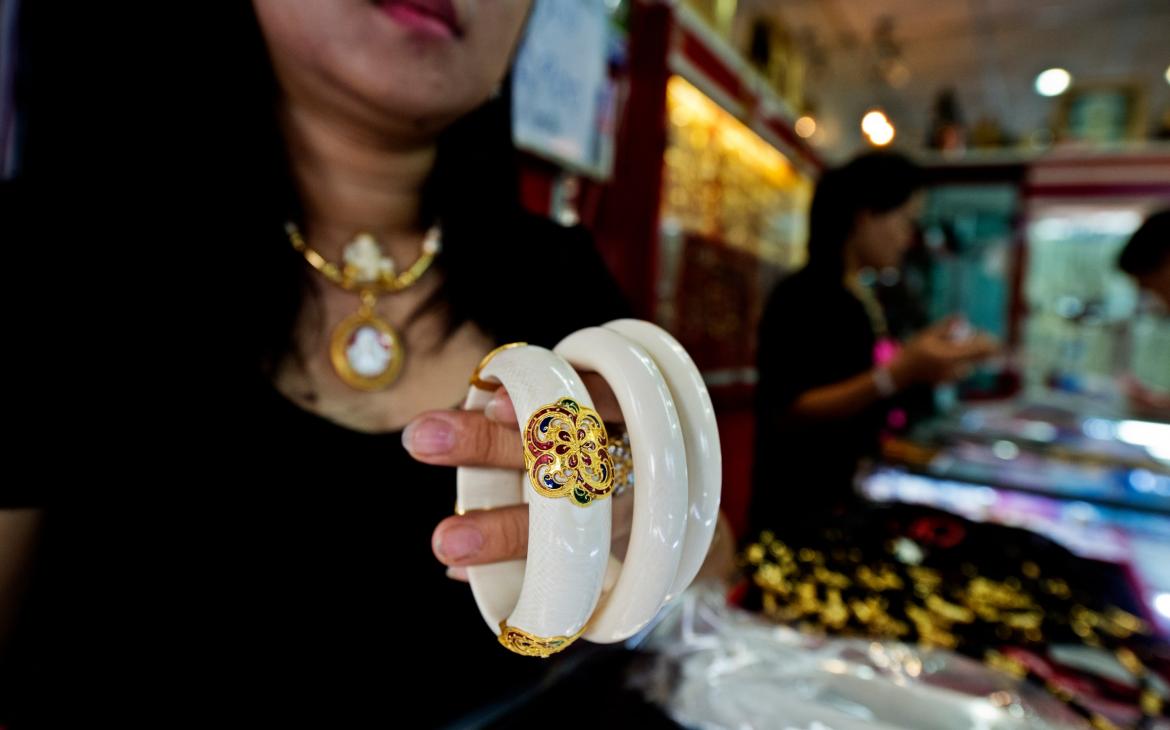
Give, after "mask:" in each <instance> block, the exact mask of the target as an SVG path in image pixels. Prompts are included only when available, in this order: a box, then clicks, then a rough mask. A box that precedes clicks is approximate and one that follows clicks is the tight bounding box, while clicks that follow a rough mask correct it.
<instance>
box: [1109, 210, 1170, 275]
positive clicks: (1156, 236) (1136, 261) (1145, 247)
mask: <svg viewBox="0 0 1170 730" xmlns="http://www.w3.org/2000/svg"><path fill="white" fill-rule="evenodd" d="M1167 259H1170V208H1167V209H1166V210H1160V211H1158V212H1157V213H1154V214H1153V215H1151V216H1150V217H1149V218H1147V219H1146V222H1145V223H1143V224H1142V225H1141V227H1140V228H1138V229H1137V231H1136V232H1135V233H1134V234H1133V237H1132V238H1130V239H1129V243H1127V244H1125V248H1123V249H1122V250H1121V255H1120V256H1118V257H1117V267H1118V268H1119V269H1121V270H1122V271H1124V272H1125V273H1127V274H1129V275H1130V276H1144V275H1146V274H1152V273H1154V272H1155V271H1157V270H1158V269H1159V268H1160V267H1162V266H1163V265H1165V263H1166V261H1167Z"/></svg>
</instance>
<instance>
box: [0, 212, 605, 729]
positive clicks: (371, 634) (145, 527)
mask: <svg viewBox="0 0 1170 730" xmlns="http://www.w3.org/2000/svg"><path fill="white" fill-rule="evenodd" d="M532 225H533V226H534V231H536V232H538V233H539V235H538V236H533V237H532V238H533V240H541V242H542V243H543V244H548V243H549V242H550V241H551V242H553V244H554V245H544V246H543V247H542V250H543V252H544V253H543V254H542V259H541V260H540V264H539V265H540V266H544V265H548V266H550V267H556V268H557V269H559V270H562V271H563V270H565V266H567V265H568V264H567V262H571V266H572V268H571V270H572V271H574V272H575V274H577V275H578V276H582V277H586V278H585V280H587V281H589V282H590V285H591V286H590V291H591V292H592V294H593V296H591V297H590V298H589V301H588V306H574V307H566V308H564V309H562V310H560V311H558V313H557V316H556V317H551V318H549V319H548V321H546V322H543V323H542V324H541V325H540V326H539V327H537V328H535V329H534V328H532V327H525V326H523V321H522V319H521V316H522V314H523V313H522V312H517V314H516V328H515V331H513V332H507V333H502V336H500V338H499V339H500V340H501V341H508V340H512V339H519V338H521V337H522V338H523V339H526V340H527V341H529V342H532V343H535V344H542V345H545V346H549V347H551V346H552V345H554V344H555V343H556V342H557V341H558V340H559V339H561V338H562V337H563V336H565V335H567V334H569V333H570V332H572V331H574V330H576V329H578V328H580V327H583V326H587V325H591V324H602V323H604V322H606V321H608V320H610V319H613V318H615V317H620V316H625V315H626V314H627V312H626V308H625V306H624V304H623V301H622V297H621V295H620V293H619V291H618V289H617V287H616V285H615V284H614V282H613V280H612V278H610V277H609V275H608V273H607V272H606V270H605V268H604V265H603V263H602V262H601V260H600V258H599V257H598V256H597V255H596V253H595V252H594V251H593V249H592V247H591V245H590V242H589V240H588V237H587V236H586V235H585V234H584V233H583V232H581V231H579V230H578V231H576V232H569V231H566V230H565V229H560V228H558V227H555V226H552V225H551V224H546V223H536V222H532ZM562 257H563V258H562ZM578 304H580V302H578ZM243 382H244V386H243V387H242V388H241V390H240V391H239V392H238V394H234V395H233V398H232V400H231V402H230V403H229V402H223V403H217V404H215V405H214V407H215V408H216V409H221V410H219V416H218V419H216V420H212V421H210V424H209V426H208V427H207V429H206V430H204V431H203V434H202V436H201V437H200V436H196V437H195V438H194V440H193V441H192V442H191V443H189V444H188V445H187V446H188V448H185V449H182V450H181V451H180V452H179V454H178V455H177V456H176V457H175V459H174V460H169V459H168V460H166V461H164V462H163V466H162V468H160V470H159V473H158V479H157V481H156V482H154V483H153V484H150V485H146V486H148V487H149V489H150V494H149V495H148V497H147V498H146V499H145V500H137V501H135V502H134V503H133V505H132V506H127V507H125V508H123V507H121V506H119V505H117V504H116V503H115V502H114V501H113V500H110V499H107V498H103V499H101V500H100V502H99V503H97V504H98V505H100V506H94V507H91V508H83V507H81V506H80V505H78V504H76V503H74V505H73V506H71V507H70V508H68V509H66V508H56V509H54V508H52V507H50V508H49V509H48V510H46V515H47V517H46V523H45V529H44V532H43V539H42V541H41V543H40V550H39V553H38V557H37V562H36V570H35V572H34V576H33V581H32V585H31V588H30V591H29V594H30V595H29V600H28V602H27V604H26V610H25V611H24V614H23V619H22V621H21V624H20V625H19V629H18V631H17V634H16V642H15V645H14V646H13V647H12V650H11V652H10V653H9V658H8V662H7V665H5V663H4V662H0V706H6V710H0V725H3V724H4V722H5V720H6V719H7V720H8V722H9V723H10V727H11V730H21V728H27V727H40V726H42V725H44V726H49V725H54V723H53V722H50V721H49V718H55V717H56V715H57V714H59V713H60V712H61V711H62V710H68V711H76V712H78V714H79V715H81V716H83V717H86V718H88V719H90V720H91V721H96V722H97V723H98V724H105V723H103V722H102V718H111V719H112V718H113V717H121V716H122V715H123V714H124V713H125V711H126V709H127V707H133V708H135V709H136V710H141V709H142V707H144V704H143V703H148V702H150V701H151V700H152V699H158V700H159V706H160V712H162V713H165V714H162V715H159V716H158V717H159V720H160V724H159V726H160V727H162V726H169V724H170V722H171V721H172V720H174V719H176V718H189V717H193V716H195V715H199V716H201V717H203V716H210V717H211V718H212V719H214V720H217V721H218V722H221V723H226V724H223V725H222V726H225V727H226V726H228V725H232V724H234V723H235V722H236V721H239V722H241V723H245V724H248V725H249V726H250V727H277V726H283V725H285V724H287V723H290V722H293V723H304V724H306V725H309V724H312V725H313V726H314V727H357V726H359V725H360V726H378V727H391V726H394V725H395V724H397V723H398V722H400V721H402V720H403V719H404V718H405V716H406V714H407V713H409V714H410V715H417V716H418V717H419V720H418V721H416V722H412V723H411V725H412V726H416V727H417V726H428V725H436V726H437V725H440V724H442V723H444V722H446V721H450V720H452V719H454V718H457V717H460V716H463V715H465V714H466V713H468V712H469V711H472V710H475V709H477V708H482V706H483V705H484V704H485V703H492V702H495V703H498V702H510V701H514V700H517V699H520V698H522V697H523V693H524V692H525V691H526V689H530V688H532V687H533V686H534V685H537V684H538V683H540V682H547V681H549V674H550V673H553V674H556V673H557V672H566V671H568V668H567V665H569V664H573V663H577V662H579V661H581V659H582V658H583V657H586V656H588V655H589V653H590V651H593V650H595V649H593V650H591V649H590V648H589V647H588V645H585V644H584V642H582V643H581V644H582V645H581V646H577V647H573V648H572V649H570V650H569V651H567V652H565V654H563V655H559V657H554V658H553V659H550V660H540V659H535V658H527V657H519V656H516V655H513V654H511V653H510V652H508V651H507V650H505V649H504V648H503V647H501V646H500V645H499V644H498V643H497V642H496V640H495V638H494V637H493V635H492V633H491V631H489V629H488V627H487V626H486V625H485V624H484V622H483V619H482V618H481V617H480V615H479V612H478V610H477V608H476V605H475V601H474V600H473V597H472V595H471V591H470V588H469V587H468V586H467V585H466V584H464V583H459V582H456V581H452V580H450V579H448V578H447V577H446V575H445V569H444V567H443V566H442V565H441V564H440V563H439V562H438V561H437V560H436V559H435V558H434V556H433V555H432V552H431V533H432V531H433V529H434V527H435V525H436V524H438V522H439V521H441V520H442V519H443V518H444V517H447V516H449V515H450V514H451V513H452V509H453V506H454V500H455V488H454V487H455V485H454V470H453V469H451V468H445V467H434V466H427V465H423V464H419V463H417V462H415V461H414V460H413V459H411V458H410V457H409V456H408V455H407V453H406V451H405V450H404V449H403V447H402V443H401V437H400V434H399V433H382V434H365V433H360V432H356V431H352V430H350V429H347V428H344V427H342V426H340V425H337V424H335V423H332V422H330V421H327V420H325V419H323V418H320V417H318V416H316V415H314V414H311V413H309V412H307V411H304V410H302V409H300V408H298V407H297V406H295V405H294V404H292V403H291V402H290V401H288V400H286V399H285V398H283V397H282V396H281V395H279V394H278V393H277V391H276V390H275V389H274V388H273V387H272V386H271V385H270V384H269V383H268V382H267V381H266V380H264V379H262V378H260V377H258V376H253V377H250V378H248V379H245V380H244V381H243ZM191 405H192V409H193V410H198V409H199V408H200V406H205V407H206V406H207V405H208V404H191ZM455 405H456V404H452V406H455ZM184 415H185V414H183V413H179V414H177V415H176V418H182V417H183V416H184ZM192 417H195V416H194V415H192ZM157 428H158V429H162V430H166V429H167V428H168V425H167V424H165V423H164V424H158V426H157ZM237 433H238V434H240V435H241V436H242V437H241V438H237V436H236V434H237ZM229 442H230V443H229ZM135 446H136V444H135V443H129V444H126V450H125V453H124V454H123V457H124V458H135ZM228 454H231V456H230V457H228V456H227V455H228ZM109 493H110V492H108V491H106V490H105V489H103V497H105V496H106V495H108V494H109ZM8 501H9V502H10V503H11V502H14V501H16V500H15V497H10V498H9V500H8ZM26 501H27V499H26ZM2 502H3V500H0V506H3V504H2ZM558 667H560V669H558ZM96 688H100V689H98V691H96V692H95V693H94V695H95V696H96V701H97V702H99V703H108V705H98V707H108V708H110V709H109V712H111V713H113V714H111V715H107V714H104V713H103V711H101V710H99V709H96V708H91V707H89V706H87V705H85V704H83V703H82V700H81V697H82V696H83V695H84V693H85V690H86V689H96ZM588 694H589V693H588V692H586V695H588ZM163 698H166V699H165V700H164V699H163ZM314 723H316V724H314ZM114 724H118V723H117V722H115V723H114ZM217 726H221V725H217Z"/></svg>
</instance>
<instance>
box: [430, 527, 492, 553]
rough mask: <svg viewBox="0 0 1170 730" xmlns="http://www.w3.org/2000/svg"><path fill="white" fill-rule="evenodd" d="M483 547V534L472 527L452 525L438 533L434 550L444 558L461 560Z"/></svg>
mask: <svg viewBox="0 0 1170 730" xmlns="http://www.w3.org/2000/svg"><path fill="white" fill-rule="evenodd" d="M482 547H483V535H482V534H481V533H480V531H479V530H477V529H475V528H474V527H452V528H451V529H449V530H446V531H444V532H443V533H442V534H441V535H439V541H438V542H437V543H436V544H435V552H437V553H438V554H439V557H441V558H443V559H444V560H463V559H465V558H469V557H471V556H472V555H475V554H476V553H477V552H479V549H480V548H482Z"/></svg>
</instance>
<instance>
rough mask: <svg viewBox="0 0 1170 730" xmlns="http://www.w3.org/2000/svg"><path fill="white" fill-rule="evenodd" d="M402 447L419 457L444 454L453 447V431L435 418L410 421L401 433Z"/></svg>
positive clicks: (444, 422)
mask: <svg viewBox="0 0 1170 730" xmlns="http://www.w3.org/2000/svg"><path fill="white" fill-rule="evenodd" d="M402 445H403V446H404V447H405V448H406V450H407V451H409V452H410V453H412V454H418V455H420V456H437V455H439V454H445V453H447V452H448V451H450V450H451V449H452V447H454V446H455V429H453V428H451V424H449V423H447V422H446V421H440V420H439V419H437V418H425V419H423V420H421V421H412V422H410V423H409V424H407V426H406V429H405V430H403V432H402Z"/></svg>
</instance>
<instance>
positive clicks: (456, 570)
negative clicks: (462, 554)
mask: <svg viewBox="0 0 1170 730" xmlns="http://www.w3.org/2000/svg"><path fill="white" fill-rule="evenodd" d="M447 577H448V578H450V579H451V580H458V581H463V582H466V581H467V568H464V567H461V566H453V567H450V568H447Z"/></svg>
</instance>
